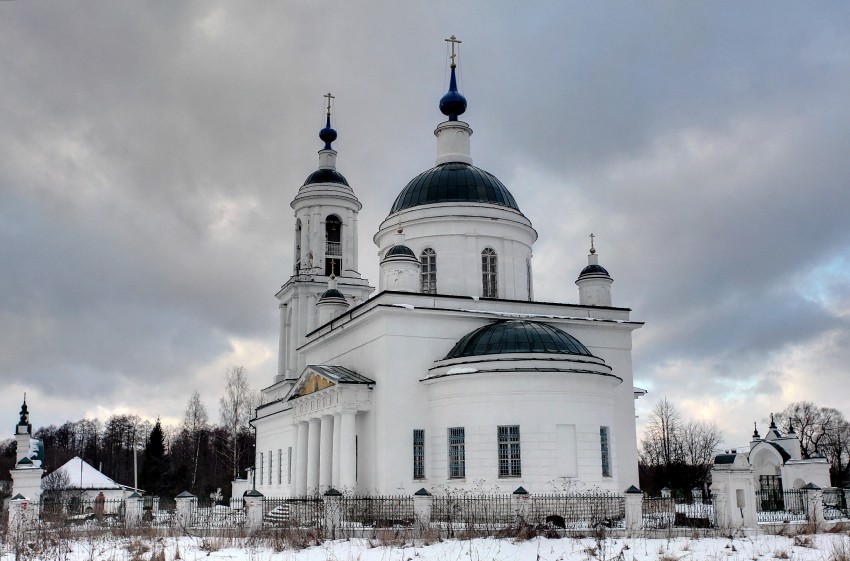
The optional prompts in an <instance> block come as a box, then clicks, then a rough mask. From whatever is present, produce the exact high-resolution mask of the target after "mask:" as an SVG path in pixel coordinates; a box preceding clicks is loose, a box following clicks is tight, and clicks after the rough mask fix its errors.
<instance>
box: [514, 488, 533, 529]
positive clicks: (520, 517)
mask: <svg viewBox="0 0 850 561" xmlns="http://www.w3.org/2000/svg"><path fill="white" fill-rule="evenodd" d="M511 502H512V503H513V509H514V512H516V518H517V526H522V525H524V524H528V518H529V516H530V515H531V508H529V507H530V506H531V504H530V503H531V496H530V495H529V494H528V491H526V490H525V488H523V487H517V489H516V491H514V492H513V494H512V495H511Z"/></svg>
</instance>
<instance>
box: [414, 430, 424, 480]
mask: <svg viewBox="0 0 850 561" xmlns="http://www.w3.org/2000/svg"><path fill="white" fill-rule="evenodd" d="M413 479H425V431H424V430H423V429H413Z"/></svg>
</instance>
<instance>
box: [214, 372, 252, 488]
mask: <svg viewBox="0 0 850 561" xmlns="http://www.w3.org/2000/svg"><path fill="white" fill-rule="evenodd" d="M256 401H257V399H256V396H255V394H254V392H253V390H252V389H251V386H250V385H249V384H248V376H247V375H246V374H245V368H244V367H242V366H234V367H232V368H230V369H229V370H228V371H227V373H226V374H225V388H224V396H223V397H222V398H221V400H220V401H219V409H220V415H221V425H222V428H224V429H225V434H226V435H227V437H226V438H227V440H226V441H225V442H224V443H223V444H224V448H225V452H226V453H227V455H228V457H229V459H230V464H231V468H232V471H233V478H234V479H236V478H237V477H238V476H239V460H240V457H241V456H242V454H243V453H244V451H245V447H246V446H247V442H249V441H250V434H251V427H250V425H249V424H248V421H250V420H251V417H252V416H253V414H254V407H255V405H256Z"/></svg>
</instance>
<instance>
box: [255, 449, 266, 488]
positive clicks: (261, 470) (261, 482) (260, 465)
mask: <svg viewBox="0 0 850 561" xmlns="http://www.w3.org/2000/svg"><path fill="white" fill-rule="evenodd" d="M264 461H265V458H263V453H262V452H260V461H259V462H257V467H258V468H259V469H260V473H258V474H256V476H257V482H258V483H259V484H260V485H262V484H263V466H264V465H265V464H263V462H264Z"/></svg>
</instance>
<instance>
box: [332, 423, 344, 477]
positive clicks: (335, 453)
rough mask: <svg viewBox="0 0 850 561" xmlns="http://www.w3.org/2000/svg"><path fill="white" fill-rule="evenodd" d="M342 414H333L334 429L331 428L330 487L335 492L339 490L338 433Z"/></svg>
mask: <svg viewBox="0 0 850 561" xmlns="http://www.w3.org/2000/svg"><path fill="white" fill-rule="evenodd" d="M340 419H342V414H341V413H336V414H334V427H333V432H334V436H333V460H332V461H331V466H332V467H331V485H333V488H334V489H336V490H339V487H340V485H339V433H340V425H341V424H342V421H341V420H340Z"/></svg>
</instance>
